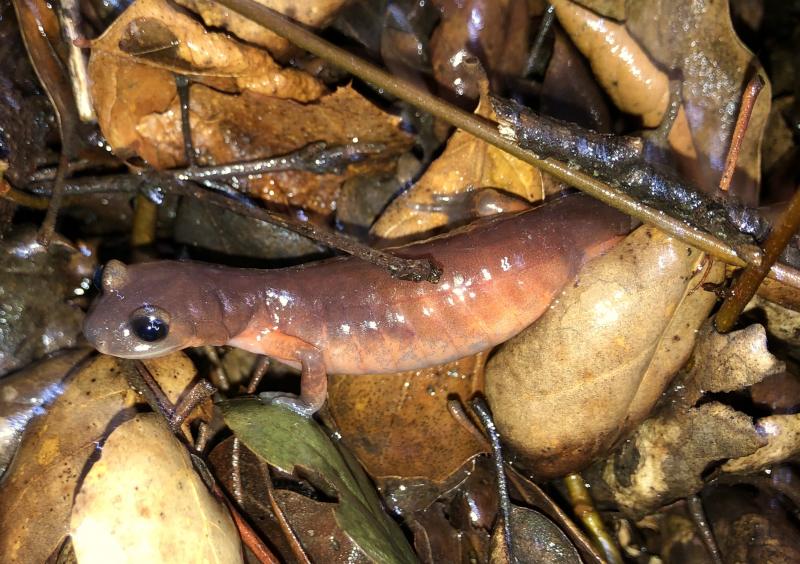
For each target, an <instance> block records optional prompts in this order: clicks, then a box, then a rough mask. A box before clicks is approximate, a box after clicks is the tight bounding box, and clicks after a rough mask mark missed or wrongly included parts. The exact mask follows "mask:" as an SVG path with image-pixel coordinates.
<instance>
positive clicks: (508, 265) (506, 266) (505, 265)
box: [500, 257, 511, 272]
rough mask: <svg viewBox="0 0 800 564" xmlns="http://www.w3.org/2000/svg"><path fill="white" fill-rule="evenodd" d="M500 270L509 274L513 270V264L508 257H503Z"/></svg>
mask: <svg viewBox="0 0 800 564" xmlns="http://www.w3.org/2000/svg"><path fill="white" fill-rule="evenodd" d="M500 268H502V269H503V272H508V271H509V270H511V263H510V262H509V261H508V257H503V258H502V259H500Z"/></svg>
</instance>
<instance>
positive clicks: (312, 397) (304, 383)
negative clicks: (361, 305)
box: [259, 347, 328, 417]
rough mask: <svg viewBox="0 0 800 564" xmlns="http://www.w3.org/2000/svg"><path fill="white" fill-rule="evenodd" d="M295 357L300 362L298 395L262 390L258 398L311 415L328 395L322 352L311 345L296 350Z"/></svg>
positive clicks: (304, 415) (326, 375)
mask: <svg viewBox="0 0 800 564" xmlns="http://www.w3.org/2000/svg"><path fill="white" fill-rule="evenodd" d="M295 358H296V359H297V360H298V361H299V362H300V368H301V373H300V397H297V396H295V395H293V394H287V393H284V392H264V393H262V394H260V395H259V398H260V399H261V401H263V402H264V403H271V404H274V405H281V406H284V407H287V408H289V409H291V410H292V411H294V412H295V413H298V414H300V415H302V416H303V417H311V416H312V415H314V414H315V413H316V412H317V411H319V410H320V408H321V407H322V406H323V404H324V403H325V398H326V397H327V396H328V374H327V373H326V371H325V362H324V361H323V359H322V353H321V352H320V351H319V350H318V349H316V348H313V347H308V348H304V349H301V350H299V351H297V353H296V354H295Z"/></svg>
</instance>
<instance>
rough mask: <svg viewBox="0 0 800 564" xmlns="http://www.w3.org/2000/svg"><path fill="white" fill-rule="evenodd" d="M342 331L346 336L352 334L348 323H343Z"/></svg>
mask: <svg viewBox="0 0 800 564" xmlns="http://www.w3.org/2000/svg"><path fill="white" fill-rule="evenodd" d="M340 329H341V330H342V333H344V334H345V335H349V334H350V326H349V325H348V324H347V323H342V326H341V327H340Z"/></svg>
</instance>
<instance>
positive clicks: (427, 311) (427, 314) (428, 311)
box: [422, 306, 433, 317]
mask: <svg viewBox="0 0 800 564" xmlns="http://www.w3.org/2000/svg"><path fill="white" fill-rule="evenodd" d="M432 313H433V311H432V310H431V309H430V308H428V307H426V306H422V315H424V316H425V317H430V316H431V314H432Z"/></svg>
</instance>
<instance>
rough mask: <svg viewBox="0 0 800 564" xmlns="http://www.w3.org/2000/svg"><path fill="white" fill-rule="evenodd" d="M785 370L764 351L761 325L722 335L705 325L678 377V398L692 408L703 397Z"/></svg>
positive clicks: (740, 386) (765, 348)
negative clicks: (679, 386) (688, 361)
mask: <svg viewBox="0 0 800 564" xmlns="http://www.w3.org/2000/svg"><path fill="white" fill-rule="evenodd" d="M784 369H785V364H784V363H783V362H781V361H779V360H778V359H777V358H775V357H774V356H773V355H772V354H770V352H769V351H768V350H767V334H766V332H765V331H764V328H763V327H762V326H761V325H750V326H749V327H746V328H745V329H742V330H741V331H734V332H732V333H728V334H726V335H721V334H719V333H717V332H716V331H715V330H714V328H713V327H712V326H711V324H706V325H705V326H703V328H702V329H700V333H699V335H698V340H697V346H696V347H695V350H694V352H693V354H692V361H691V362H690V363H689V365H688V366H687V370H686V374H684V375H682V377H681V383H682V385H683V388H682V391H681V398H682V400H683V402H684V404H685V405H694V404H695V403H697V400H699V399H700V397H701V396H702V395H703V394H704V393H707V392H732V391H734V390H741V389H744V388H746V387H747V386H751V385H753V384H755V383H757V382H760V381H761V380H763V379H764V377H765V376H768V375H770V374H777V373H779V372H781V371H782V370H784Z"/></svg>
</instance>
